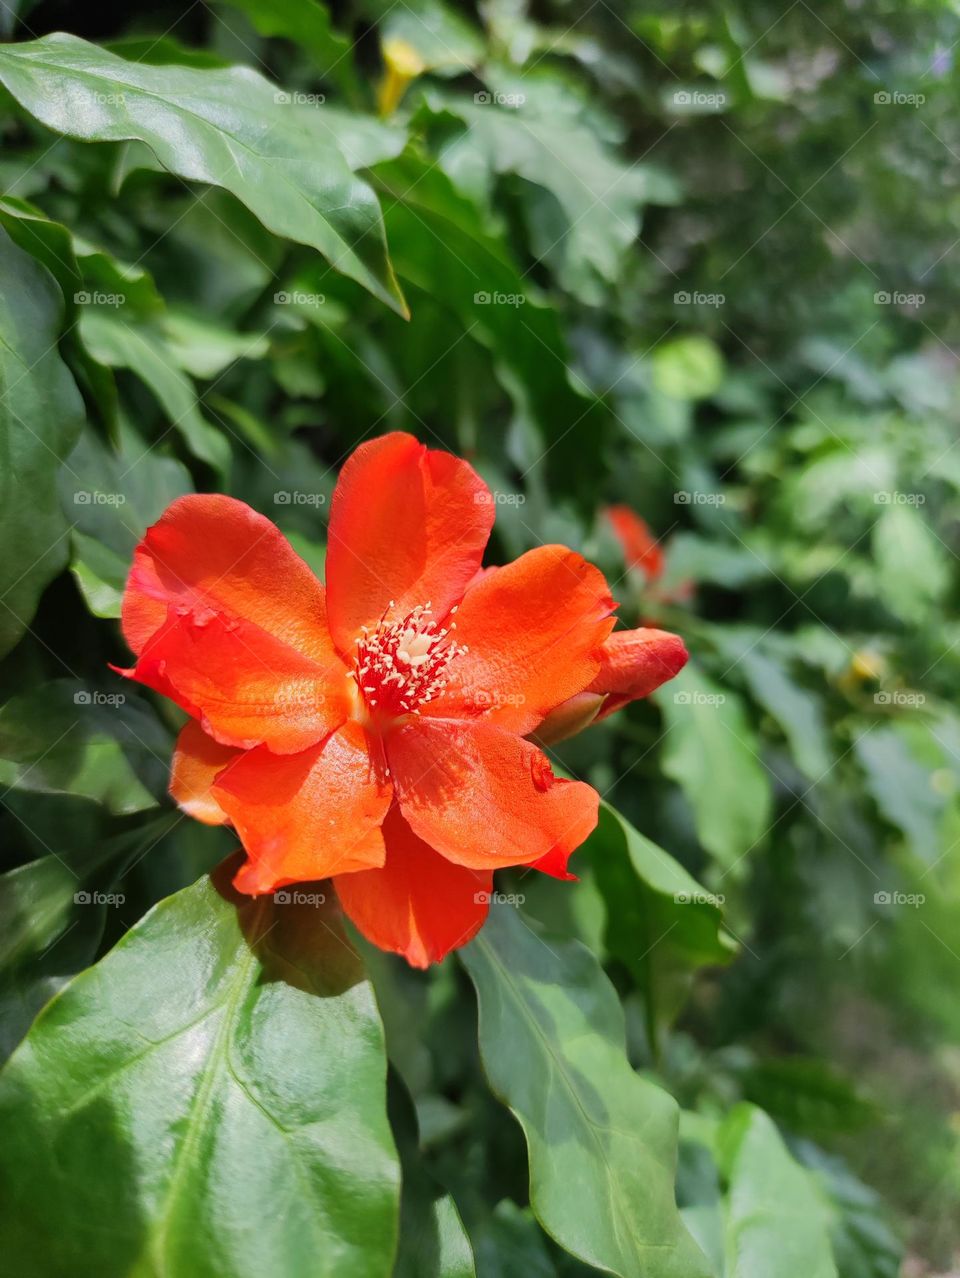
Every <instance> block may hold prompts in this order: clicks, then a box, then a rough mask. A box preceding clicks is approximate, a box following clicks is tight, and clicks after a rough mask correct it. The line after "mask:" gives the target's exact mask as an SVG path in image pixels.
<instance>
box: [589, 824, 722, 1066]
mask: <svg viewBox="0 0 960 1278" xmlns="http://www.w3.org/2000/svg"><path fill="white" fill-rule="evenodd" d="M582 851H583V852H585V853H586V854H587V855H588V856H589V858H590V863H591V865H592V866H593V870H594V874H595V875H596V880H597V885H598V887H599V888H600V891H601V892H602V893H603V897H604V900H605V902H606V908H607V928H606V936H605V940H606V946H607V949H608V950H609V952H610V953H611V954H613V955H615V956H616V957H617V958H618V959H620V960H621V962H623V963H624V964H625V965H626V966H627V968H628V969H629V970H630V972H631V974H632V975H633V978H634V980H635V981H636V983H637V985H638V986H639V987H640V989H641V990H642V991H643V995H644V999H645V1002H646V1007H647V1019H648V1028H649V1029H650V1031H651V1039H652V1040H653V1041H654V1042H655V1041H656V1033H657V1029H658V1027H659V1026H661V1025H664V1024H669V1022H670V1021H671V1020H672V1019H673V1018H674V1017H675V1016H676V1014H677V1013H678V1012H679V1010H680V1008H681V1006H682V1005H683V1002H684V1000H685V998H686V995H687V991H688V989H689V986H690V980H691V977H692V975H693V973H694V972H695V971H696V970H697V968H698V967H702V966H704V965H705V964H710V963H727V962H729V961H730V959H731V958H732V956H733V954H734V952H735V949H736V947H735V945H734V943H733V941H732V940H731V939H730V938H729V937H728V936H727V934H726V933H725V932H724V930H723V927H722V924H721V918H720V909H719V904H720V902H719V901H718V898H716V897H715V896H713V895H712V894H710V893H708V892H706V891H705V890H704V889H703V888H702V887H701V886H700V884H699V883H697V882H696V880H695V879H693V878H691V876H690V875H689V874H688V873H687V871H686V870H685V869H684V868H683V866H682V865H680V864H679V863H678V862H677V861H675V860H674V859H673V857H672V856H670V855H669V854H668V853H667V852H664V851H663V849H662V848H659V847H657V845H656V844H655V843H651V841H650V840H649V839H646V838H644V836H643V835H642V834H640V833H639V831H637V830H635V829H634V828H633V826H632V825H631V824H630V822H629V821H627V820H626V819H625V818H624V817H622V816H621V815H620V813H619V812H617V810H616V809H615V808H613V807H611V806H610V805H609V804H608V803H603V802H601V804H600V821H599V824H598V825H597V828H596V830H595V831H594V833H593V834H592V835H591V836H590V838H589V839H588V840H587V842H586V843H585V844H584V846H583V849H582Z"/></svg>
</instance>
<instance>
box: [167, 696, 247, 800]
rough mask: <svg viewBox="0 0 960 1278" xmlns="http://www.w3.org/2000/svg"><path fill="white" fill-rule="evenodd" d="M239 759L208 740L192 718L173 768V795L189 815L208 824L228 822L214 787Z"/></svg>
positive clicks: (179, 742)
mask: <svg viewBox="0 0 960 1278" xmlns="http://www.w3.org/2000/svg"><path fill="white" fill-rule="evenodd" d="M236 757H237V751H236V750H234V749H232V748H231V747H230V746H222V745H220V743H219V742H218V741H214V739H213V737H208V736H207V734H206V733H205V732H204V730H203V729H202V728H201V727H200V725H199V723H196V722H195V721H194V720H193V719H191V720H190V722H189V723H185V724H184V726H183V727H182V728H181V729H180V736H179V737H178V738H177V748H176V750H174V752H173V762H172V764H171V766H170V793H171V795H172V796H173V798H174V799H175V800H176V802H177V803H178V804H179V805H180V807H181V808H183V810H184V812H186V813H187V814H188V816H192V817H194V818H195V819H196V820H197V821H202V822H203V823H204V824H205V825H223V824H224V823H225V822H227V821H229V819H230V818H229V817H228V816H227V814H226V812H224V810H223V808H221V806H220V804H219V803H218V802H217V801H216V799H215V798H214V797H213V794H212V793H211V787H212V786H213V782H214V779H215V778H216V775H217V773H218V772H222V771H223V769H224V768H225V767H226V766H227V764H228V763H230V762H231V761H232V760H233V759H235V758H236Z"/></svg>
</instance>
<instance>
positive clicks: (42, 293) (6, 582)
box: [0, 228, 83, 656]
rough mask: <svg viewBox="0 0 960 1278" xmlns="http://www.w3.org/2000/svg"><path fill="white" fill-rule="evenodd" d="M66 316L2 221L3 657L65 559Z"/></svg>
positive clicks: (71, 391)
mask: <svg viewBox="0 0 960 1278" xmlns="http://www.w3.org/2000/svg"><path fill="white" fill-rule="evenodd" d="M62 323H63V300H62V298H61V295H60V290H59V288H58V287H57V285H56V283H55V282H54V280H53V278H52V277H51V275H50V274H49V273H48V272H47V271H46V270H45V269H44V267H42V266H40V265H39V264H38V263H37V262H36V261H34V259H33V258H32V257H30V256H29V255H28V254H27V253H25V252H24V251H23V250H22V249H20V248H18V247H17V245H16V244H14V243H13V241H12V240H11V239H10V237H9V235H8V234H7V233H6V231H4V230H3V229H2V228H0V542H2V545H3V553H2V555H0V656H2V655H3V654H4V653H5V652H7V651H8V650H9V649H10V648H11V647H12V646H13V645H14V644H15V643H16V642H17V640H18V639H19V638H20V636H21V635H22V634H23V632H24V630H25V629H26V628H27V626H29V624H30V622H31V620H32V619H33V614H34V611H35V610H36V606H37V601H38V600H39V598H40V594H41V591H42V590H43V588H44V587H45V586H46V584H47V583H48V582H49V581H50V580H51V579H52V578H53V577H55V576H56V574H57V573H58V572H59V571H60V570H61V568H63V566H64V564H65V563H66V561H67V554H68V540H67V524H66V520H65V519H64V517H63V514H62V512H61V510H60V503H59V500H58V498H57V491H56V478H57V471H58V470H59V468H60V465H61V463H62V462H63V460H64V459H65V458H66V456H67V454H68V453H69V451H70V449H71V448H72V447H73V444H74V441H75V440H76V438H77V436H78V434H79V433H80V428H81V426H82V424H83V403H82V401H81V399H80V393H79V391H78V390H77V387H76V384H75V382H74V380H73V378H72V377H71V376H70V373H69V371H68V370H67V367H66V365H65V364H64V363H63V361H62V359H61V358H60V355H59V353H58V351H57V340H58V338H59V337H60V332H61V327H62Z"/></svg>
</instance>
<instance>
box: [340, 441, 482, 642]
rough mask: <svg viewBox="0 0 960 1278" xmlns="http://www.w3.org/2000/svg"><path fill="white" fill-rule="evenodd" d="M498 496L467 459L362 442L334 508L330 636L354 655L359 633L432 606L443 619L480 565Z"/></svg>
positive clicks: (405, 444) (408, 444) (405, 445)
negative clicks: (389, 614) (387, 617)
mask: <svg viewBox="0 0 960 1278" xmlns="http://www.w3.org/2000/svg"><path fill="white" fill-rule="evenodd" d="M493 517H494V505H493V499H492V497H491V495H490V492H489V490H488V488H487V486H486V484H485V483H484V482H483V480H482V479H481V478H480V476H479V475H478V474H477V473H476V471H475V470H474V469H473V467H472V466H469V465H468V464H467V463H466V462H465V461H461V460H460V458H459V457H454V456H452V455H451V454H450V453H444V452H440V451H437V450H435V449H428V448H425V447H424V446H423V444H420V443H418V442H417V441H416V440H415V439H414V438H413V436H412V435H405V434H402V433H400V432H397V433H394V434H391V435H383V436H381V437H380V438H379V439H374V440H371V441H370V442H369V443H367V444H361V445H360V447H359V448H358V449H356V451H355V452H354V453H353V454H352V456H351V457H350V458H349V459H348V460H347V462H346V464H345V465H344V467H343V469H342V470H341V472H340V478H339V480H338V482H337V486H336V489H335V491H334V494H333V502H332V505H331V509H330V530H329V539H328V549H327V572H326V576H327V603H328V608H329V618H330V629H331V632H332V634H333V637H334V640H335V642H336V644H337V647H338V648H339V649H340V651H341V652H342V653H344V654H346V655H348V656H349V657H352V654H353V644H354V640H355V639H356V637H357V635H358V634H359V633H360V627H361V626H363V625H376V623H377V622H378V621H379V620H380V618H381V617H382V616H383V614H384V613H385V612H386V611H387V609H388V608H389V607H390V602H391V600H392V601H393V602H394V604H395V605H396V607H395V609H394V610H393V611H395V612H396V615H397V616H402V615H403V614H405V613H407V612H409V611H411V609H413V608H414V607H416V605H417V604H426V603H430V604H431V605H432V607H433V612H434V615H435V617H436V618H437V619H438V620H442V618H443V617H444V616H445V614H446V613H447V612H448V611H449V609H450V607H451V606H452V605H453V604H455V603H456V602H457V601H458V600H459V598H460V596H461V595H462V594H463V592H464V590H465V589H466V586H467V583H468V582H469V581H470V579H471V577H472V576H473V575H474V573H475V572H476V571H477V569H478V568H479V566H480V559H481V557H482V555H483V549H484V547H485V546H486V544H487V539H488V537H489V536H490V529H491V528H492V527H493Z"/></svg>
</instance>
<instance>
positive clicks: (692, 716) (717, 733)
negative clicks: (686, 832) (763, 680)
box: [654, 662, 771, 870]
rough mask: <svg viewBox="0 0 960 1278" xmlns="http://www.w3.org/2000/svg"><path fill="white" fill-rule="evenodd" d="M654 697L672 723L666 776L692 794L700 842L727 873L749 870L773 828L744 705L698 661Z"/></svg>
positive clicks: (767, 791)
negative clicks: (746, 861)
mask: <svg viewBox="0 0 960 1278" xmlns="http://www.w3.org/2000/svg"><path fill="white" fill-rule="evenodd" d="M654 696H655V699H656V700H657V702H658V703H659V705H660V706H661V707H662V709H663V713H664V717H665V719H666V721H667V732H666V734H665V739H664V744H663V771H664V772H665V773H666V775H667V776H668V777H670V778H671V779H672V780H674V781H676V783H677V784H678V785H679V786H680V787H681V789H682V790H683V792H684V794H685V795H686V796H687V799H688V800H689V802H690V805H691V807H692V808H693V813H694V818H695V820H696V825H697V837H698V838H699V840H700V842H701V843H702V844H703V846H704V847H705V848H706V849H707V851H708V852H711V853H712V854H713V855H714V856H715V857H716V858H717V860H718V861H719V862H720V864H721V865H722V866H723V867H724V869H727V870H733V869H734V867H737V868H739V869H742V868H744V867H743V866H742V865H741V861H742V858H743V857H744V856H745V854H746V853H747V852H749V851H750V850H751V849H752V848H753V847H754V846H755V844H756V843H757V842H758V841H759V840H760V839H761V838H762V836H763V835H764V833H765V832H766V830H767V827H768V826H769V824H770V807H771V794H770V782H769V778H768V776H767V773H766V771H765V769H764V767H763V765H762V764H761V762H760V759H759V757H758V754H757V741H756V736H755V734H754V732H753V729H752V728H751V727H750V725H749V724H748V723H747V718H746V714H745V712H744V708H743V702H742V701H741V699H740V698H739V697H738V696H737V695H736V694H735V693H733V692H729V691H728V690H727V689H726V688H725V687H724V688H721V687H720V685H719V684H715V683H713V682H712V681H711V680H709V679H708V678H707V677H706V676H705V675H704V674H702V673H701V671H700V670H698V669H697V667H696V666H695V665H694V663H693V662H689V663H688V665H687V666H686V667H685V668H684V669H683V670H682V671H681V672H680V674H679V675H678V676H677V677H676V679H673V680H671V681H670V683H669V684H668V685H667V687H666V688H663V689H661V690H660V691H659V692H658V693H655V694H654Z"/></svg>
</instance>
